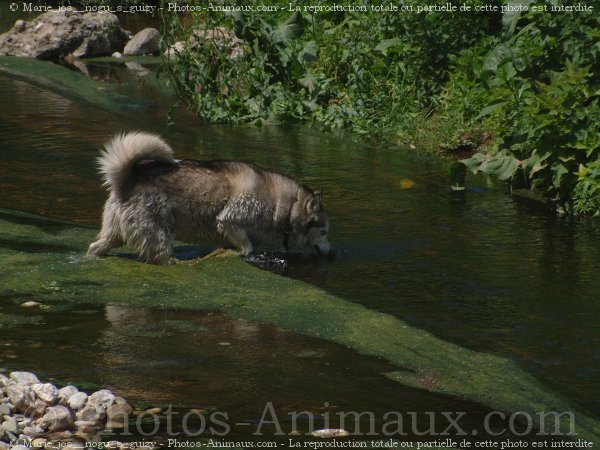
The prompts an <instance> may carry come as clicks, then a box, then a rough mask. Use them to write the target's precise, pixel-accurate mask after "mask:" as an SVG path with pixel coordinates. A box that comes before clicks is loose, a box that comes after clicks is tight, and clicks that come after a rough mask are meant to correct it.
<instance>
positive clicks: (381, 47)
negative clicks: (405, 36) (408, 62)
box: [375, 38, 402, 55]
mask: <svg viewBox="0 0 600 450" xmlns="http://www.w3.org/2000/svg"><path fill="white" fill-rule="evenodd" d="M401 44H402V41H401V40H400V39H398V38H393V39H384V40H383V41H381V42H380V43H379V44H377V46H376V47H375V50H376V51H378V52H381V53H383V54H384V55H387V52H388V50H389V49H390V48H394V47H399V46H400V45H401Z"/></svg>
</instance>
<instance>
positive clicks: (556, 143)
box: [163, 0, 600, 214]
mask: <svg viewBox="0 0 600 450" xmlns="http://www.w3.org/2000/svg"><path fill="white" fill-rule="evenodd" d="M189 4H190V5H203V6H206V4H205V3H204V2H199V1H197V2H194V1H191V2H189ZM215 4H216V3H215ZM249 4H251V5H253V6H254V8H255V11H250V12H249V11H228V12H223V11H202V12H199V13H192V14H187V15H177V14H172V13H165V14H164V15H163V22H164V26H165V39H164V42H163V44H164V48H165V49H167V48H169V47H170V46H172V45H173V44H175V42H177V41H181V42H187V43H188V45H182V46H181V47H179V49H178V51H177V52H176V53H172V54H171V56H170V57H169V58H168V60H167V61H166V63H165V66H164V68H165V69H166V70H167V71H168V73H169V75H170V77H171V79H172V80H173V82H174V84H175V86H176V88H177V89H178V91H179V93H180V96H181V99H182V100H184V101H185V102H187V104H188V106H189V107H191V108H192V109H193V110H194V111H195V112H197V114H198V115H199V116H200V117H202V118H204V119H205V120H207V121H211V122H217V123H227V124H240V123H247V122H255V123H260V122H262V121H264V120H266V121H277V122H310V123H313V124H318V125H319V126H321V127H324V128H325V129H331V130H335V129H341V130H349V131H351V132H353V133H355V134H358V135H360V136H362V137H363V139H368V140H371V141H375V142H388V143H399V144H416V145H417V146H420V145H422V144H423V142H427V141H428V142H429V143H430V145H435V146H437V147H438V148H440V149H442V150H445V151H453V150H454V151H459V152H460V154H464V152H465V151H467V152H471V153H472V152H473V151H475V150H480V151H482V153H479V154H476V155H474V156H473V157H472V158H470V159H468V160H464V161H463V162H464V164H465V166H466V167H468V168H469V169H471V170H473V171H482V172H485V173H489V174H491V175H494V176H496V177H498V178H499V179H502V180H508V181H509V182H510V184H511V186H513V187H518V188H527V189H531V190H534V191H537V192H541V193H542V194H543V195H545V196H547V197H548V198H549V199H551V200H552V201H553V202H555V204H557V205H558V207H559V208H560V209H563V210H565V211H567V212H572V213H577V214H598V212H599V209H598V206H599V205H600V200H599V198H600V133H599V132H600V129H599V128H600V120H599V119H600V109H599V108H600V107H599V104H598V102H599V99H598V97H599V96H600V72H599V64H600V63H599V52H600V46H599V44H598V38H599V37H600V31H599V30H600V19H598V17H597V14H595V13H585V12H550V11H549V9H550V8H551V5H560V4H562V2H561V1H560V0H549V2H548V3H544V2H543V1H539V2H538V3H532V1H531V0H524V1H521V2H518V3H517V2H512V3H511V5H513V6H515V7H516V6H518V5H523V6H524V5H527V6H528V8H529V12H515V11H514V9H516V8H513V10H511V11H505V12H504V13H503V14H501V13H500V12H475V11H474V9H475V7H476V6H481V5H492V6H494V5H496V6H501V3H500V1H499V0H496V1H495V2H494V1H492V2H490V1H482V0H467V1H466V2H463V1H451V2H450V4H453V5H456V6H457V7H460V6H461V5H463V4H464V5H468V6H470V7H471V12H440V11H438V12H418V13H417V12H416V11H417V8H418V7H419V6H422V5H424V4H425V3H422V2H416V1H407V2H405V3H404V4H403V6H404V7H405V8H413V12H402V11H397V12H373V11H372V10H371V8H370V5H371V4H372V2H368V1H366V0H363V1H359V2H354V3H353V4H352V5H353V6H355V7H364V8H366V9H367V11H327V10H321V11H315V10H310V8H305V5H306V2H302V1H300V0H292V1H291V2H287V1H286V2H279V1H272V2H270V3H269V2H260V3H258V2H252V3H248V2H243V3H242V2H238V3H235V2H230V3H223V2H220V3H218V5H221V6H228V7H230V9H241V8H235V6H236V5H240V6H242V5H249ZM259 4H260V5H267V6H268V5H273V6H275V5H276V6H278V8H277V11H272V12H258V11H256V7H257V6H258V5H259ZM332 4H333V2H316V3H315V5H321V6H331V5H332ZM288 5H289V6H288ZM398 5H400V4H398ZM440 5H441V4H440ZM534 5H535V6H537V7H544V6H545V7H546V8H547V9H548V11H541V12H540V11H532V7H533V6H534ZM231 7H234V8H231ZM325 9H327V8H325ZM217 27H225V28H217ZM211 29H217V30H221V31H220V32H219V33H217V34H213V35H208V34H206V31H199V30H211ZM228 30H234V31H235V37H237V38H239V39H241V40H242V41H241V43H237V44H233V43H232V42H233V41H232V36H233V35H230V33H231V31H228ZM219 34H220V36H219ZM190 42H192V43H193V45H189V43H190ZM236 45H237V46H240V47H243V54H242V55H240V52H239V51H238V52H237V53H236V52H234V51H233V48H234V47H235V46H236Z"/></svg>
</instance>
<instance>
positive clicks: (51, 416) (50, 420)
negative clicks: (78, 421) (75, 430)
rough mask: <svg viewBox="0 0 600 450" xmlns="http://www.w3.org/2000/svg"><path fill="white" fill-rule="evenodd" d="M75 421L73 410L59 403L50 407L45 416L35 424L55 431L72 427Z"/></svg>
mask: <svg viewBox="0 0 600 450" xmlns="http://www.w3.org/2000/svg"><path fill="white" fill-rule="evenodd" d="M73 422H74V420H73V416H72V415H71V411H69V409H68V408H65V407H64V406H61V405H59V406H52V407H51V408H48V409H47V410H46V414H44V417H42V418H41V419H39V420H37V421H36V423H35V426H37V427H40V428H43V429H46V430H48V431H50V432H54V431H63V430H68V429H70V428H72V427H73Z"/></svg>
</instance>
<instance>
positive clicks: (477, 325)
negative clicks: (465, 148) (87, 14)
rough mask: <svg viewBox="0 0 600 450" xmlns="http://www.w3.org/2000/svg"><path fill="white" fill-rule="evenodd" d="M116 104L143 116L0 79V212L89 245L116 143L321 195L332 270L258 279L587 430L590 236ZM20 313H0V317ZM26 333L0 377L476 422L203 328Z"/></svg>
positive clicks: (492, 197)
mask: <svg viewBox="0 0 600 450" xmlns="http://www.w3.org/2000/svg"><path fill="white" fill-rule="evenodd" d="M96 68H97V69H98V70H102V69H103V68H104V69H106V70H113V69H110V67H109V66H103V65H102V64H100V63H98V65H97V67H96ZM124 79H126V78H124ZM120 86H121V89H122V90H123V92H126V93H128V94H129V95H132V96H133V97H134V98H138V99H140V100H146V101H148V102H150V103H151V104H150V106H149V107H148V106H147V107H145V108H141V107H140V108H137V109H136V108H130V109H127V108H123V109H121V110H119V111H112V112H108V111H105V110H101V109H98V108H95V107H92V106H90V105H87V104H85V103H83V102H79V101H76V100H73V99H68V98H66V97H64V96H61V95H58V94H55V93H52V92H50V91H48V90H44V89H40V88H37V87H34V86H32V85H30V84H27V83H25V82H23V81H21V80H18V79H15V78H11V77H7V76H2V75H0V93H1V94H0V95H1V97H2V102H1V103H0V158H1V163H0V192H2V194H1V196H0V207H1V208H8V209H15V210H20V211H26V212H31V213H35V214H40V215H43V216H46V217H52V218H59V219H65V220H70V221H75V222H78V223H81V224H85V225H89V226H92V227H98V225H99V221H100V214H101V208H102V205H103V203H104V200H105V198H106V193H105V191H104V190H103V189H102V188H101V181H100V178H99V176H98V175H97V173H96V167H95V164H94V159H95V158H96V157H97V155H98V151H99V149H100V148H101V146H102V144H103V143H104V142H105V141H106V140H107V139H108V138H110V137H111V136H112V135H113V134H114V133H115V132H118V131H127V130H137V129H140V130H145V131H151V132H156V133H159V134H161V135H163V136H164V137H165V138H166V139H167V140H168V142H169V143H170V144H171V145H172V146H173V148H174V149H175V153H176V156H177V157H179V158H191V159H213V158H219V159H241V160H246V161H252V162H255V163H257V164H258V165H261V166H263V167H268V168H274V169H277V170H279V171H282V172H284V173H287V174H289V175H291V176H293V177H295V178H297V179H299V180H301V181H302V182H303V183H306V184H307V185H309V186H311V187H318V188H321V189H323V191H324V201H325V206H326V209H327V211H328V212H329V215H330V218H331V241H332V243H333V245H334V246H335V247H336V249H337V250H338V258H337V259H336V260H335V261H326V260H319V259H317V258H316V257H312V256H298V255H293V256H290V257H289V258H288V263H287V266H286V267H285V268H275V269H273V270H274V271H275V272H277V273H280V274H283V275H285V276H288V277H292V278H296V279H299V280H303V281H306V282H308V283H311V284H313V285H316V286H318V287H321V288H323V289H325V290H326V291H328V292H330V293H333V294H335V295H337V296H339V297H341V298H343V299H346V300H348V301H351V302H356V303H360V304H362V305H364V306H366V307H368V308H371V309H373V310H378V311H382V312H385V313H389V314H391V315H394V316H396V317H398V318H400V319H401V320H403V321H405V322H407V323H409V324H411V325H413V326H416V327H419V328H422V329H424V330H427V331H429V332H430V333H433V334H434V335H436V336H437V337H439V338H441V339H444V340H447V341H450V342H452V343H454V344H457V345H460V346H462V347H466V348H469V349H472V350H476V351H480V352H486V353H492V354H495V355H499V356H503V357H506V358H509V359H512V360H514V361H516V362H517V363H518V364H519V365H520V366H521V367H522V368H523V369H525V370H526V371H527V372H529V373H531V374H532V375H533V376H535V378H536V379H538V380H539V381H540V382H541V383H542V384H543V385H545V386H546V387H547V388H548V389H550V390H553V391H555V392H557V393H558V394H560V395H562V396H563V397H565V398H567V399H568V401H569V402H570V403H572V404H573V405H575V406H577V407H579V408H580V409H581V410H583V411H585V412H587V413H588V414H589V415H591V416H593V417H596V418H600V391H599V389H598V386H599V385H600V351H599V349H600V327H599V319H598V317H600V281H599V280H598V276H597V274H598V268H599V267H600V226H599V224H598V223H597V222H596V221H592V220H590V221H576V220H569V219H562V218H558V217H556V216H554V215H553V214H552V213H551V212H549V211H547V210H545V209H543V208H540V206H539V205H536V204H531V203H529V202H525V201H523V200H518V199H514V198H512V197H510V196H509V195H507V193H506V192H505V190H504V188H503V187H502V186H500V187H494V186H492V185H489V184H488V182H487V181H486V180H485V179H482V178H474V179H472V180H471V185H472V186H475V187H477V189H472V190H470V191H469V192H467V193H466V194H464V195H460V196H459V195H456V194H453V193H452V192H450V190H449V189H448V188H447V185H448V184H449V180H448V168H447V165H446V164H445V163H443V162H441V161H438V160H435V159H429V158H424V157H416V156H414V155H410V154H408V153H407V152H404V151H402V150H399V149H385V148H383V149H375V148H371V147H367V146H361V145H356V144H354V143H352V142H351V141H349V140H344V139H342V138H331V137H325V136H323V135H321V134H320V133H318V132H317V131H314V130H311V129H307V128H294V127H282V126H263V127H260V128H258V127H239V128H230V127H218V126H214V127H213V126H206V125H204V124H202V123H201V122H200V121H198V120H197V119H196V118H195V117H193V116H191V115H188V114H187V113H185V112H181V111H180V112H179V113H178V115H177V118H176V125H175V126H174V127H167V126H166V125H165V123H166V111H167V109H168V107H169V106H170V104H171V100H170V99H168V98H159V97H157V96H156V94H155V93H153V92H152V91H151V90H150V87H149V86H148V85H147V84H145V83H143V82H140V83H136V82H131V81H127V79H126V81H124V82H123V83H121V85H120ZM22 300H23V299H14V298H7V299H2V300H0V306H1V307H2V309H0V312H6V311H11V310H17V309H18V306H17V305H18V304H19V303H20V302H21V301H22ZM31 314H32V315H35V314H39V312H36V313H33V312H32V313H31ZM44 321H45V324H44V325H41V326H33V325H28V326H22V327H18V328H13V329H11V330H10V332H8V333H6V332H4V331H3V332H2V334H1V335H0V346H1V347H0V348H1V349H2V350H0V365H1V366H4V367H6V368H9V369H10V368H19V369H30V370H33V371H36V372H39V373H41V374H46V375H47V376H48V377H50V378H54V379H56V380H58V381H61V382H66V381H79V382H82V381H87V382H92V383H96V384H97V385H98V386H102V387H107V386H108V387H112V388H114V389H115V390H117V391H119V393H120V394H121V395H124V396H126V397H127V398H132V399H134V400H135V401H139V402H149V403H152V402H154V403H156V402H161V403H175V404H178V405H180V406H182V407H194V408H199V407H204V406H216V407H218V408H223V409H227V410H229V411H233V412H234V414H235V415H236V417H240V418H242V419H251V418H256V417H257V416H259V415H260V413H261V411H262V408H263V407H264V404H265V402H267V401H272V402H274V403H276V404H277V405H279V406H281V407H282V408H283V409H290V410H291V409H298V408H306V409H311V410H316V409H318V408H319V407H322V406H323V404H324V402H328V403H329V404H330V405H336V407H339V408H346V409H353V410H359V411H360V410H372V411H376V412H384V411H389V410H395V409H398V408H401V409H404V410H411V411H413V410H414V411H423V410H434V411H435V410H439V411H442V410H443V411H459V410H469V411H473V414H474V416H475V417H480V416H482V415H483V414H484V413H485V408H483V407H481V406H478V405H474V404H470V403H468V402H467V401H464V400H459V399H453V398H447V397H443V396H439V395H434V394H429V393H427V392H425V391H420V390H416V389H410V388H405V387H402V386H399V385H398V384H396V383H394V382H392V381H390V380H388V379H386V378H385V377H384V376H383V375H382V374H384V373H386V372H389V371H392V370H394V368H393V367H391V365H390V364H388V363H386V362H385V361H383V360H379V359H375V358H370V357H365V356H361V355H358V354H356V353H355V352H353V351H351V350H349V349H346V348H344V347H343V346H340V345H338V344H332V343H329V342H326V341H323V340H319V339H315V338H309V337H305V336H302V335H300V334H297V333H293V332H290V331H286V330H283V329H279V328H276V327H270V326H266V325H261V324H257V323H252V322H246V321H241V320H237V319H232V318H229V317H227V316H226V315H223V314H221V313H218V312H197V311H196V312H191V311H169V310H153V309H143V308H142V309H140V308H128V307H127V306H125V305H123V304H118V305H110V306H106V307H97V306H94V307H90V308H88V307H86V306H85V305H80V306H78V307H73V306H68V307H67V306H65V307H64V309H63V310H60V309H59V310H53V312H52V314H49V315H47V316H45V318H44ZM474 420H475V419H474ZM241 433H242V435H243V432H241Z"/></svg>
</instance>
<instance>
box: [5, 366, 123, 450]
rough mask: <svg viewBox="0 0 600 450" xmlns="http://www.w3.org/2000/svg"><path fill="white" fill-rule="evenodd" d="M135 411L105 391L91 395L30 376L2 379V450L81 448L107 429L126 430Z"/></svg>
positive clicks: (14, 374) (24, 373) (24, 374)
mask: <svg viewBox="0 0 600 450" xmlns="http://www.w3.org/2000/svg"><path fill="white" fill-rule="evenodd" d="M132 412H133V409H132V407H131V406H129V404H128V403H127V401H125V399H123V398H122V397H118V396H116V395H114V394H113V393H112V392H111V391H109V390H107V389H102V390H99V391H96V392H94V393H92V394H89V395H88V394H87V393H85V392H82V391H80V390H79V389H77V388H76V387H75V386H65V387H63V388H60V389H59V388H58V387H56V386H55V385H53V384H51V383H43V382H41V381H40V380H39V379H38V378H37V376H36V375H34V374H32V373H29V372H12V373H10V374H9V376H6V375H3V374H0V450H7V449H9V448H14V449H15V450H19V448H20V447H19V446H25V447H39V448H42V447H48V446H50V445H58V444H59V443H60V445H61V446H66V445H70V446H71V447H82V446H83V445H84V444H85V443H86V442H96V441H99V440H100V433H101V432H103V431H105V430H108V429H110V430H113V429H122V428H123V427H124V426H125V424H126V422H127V420H128V418H129V417H130V415H131V414H132Z"/></svg>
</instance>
